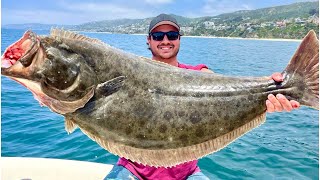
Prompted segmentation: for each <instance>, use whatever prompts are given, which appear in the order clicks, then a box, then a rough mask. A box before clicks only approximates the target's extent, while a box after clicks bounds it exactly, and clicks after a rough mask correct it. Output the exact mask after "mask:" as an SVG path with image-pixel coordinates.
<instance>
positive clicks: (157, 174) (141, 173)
mask: <svg viewBox="0 0 320 180" xmlns="http://www.w3.org/2000/svg"><path fill="white" fill-rule="evenodd" d="M178 67H179V68H183V69H192V70H201V69H202V68H207V69H208V67H207V66H206V65H204V64H199V65H197V66H190V65H186V64H180V63H179V64H178ZM197 163H198V160H194V161H190V162H186V163H183V164H179V165H177V166H175V167H171V168H164V167H161V168H155V167H151V166H144V165H142V164H139V163H136V162H132V161H130V160H127V159H125V158H120V159H119V161H118V163H117V165H119V166H123V167H125V168H126V169H128V170H129V171H130V172H131V173H132V174H134V175H135V176H136V177H137V178H139V179H154V180H156V179H165V180H174V179H179V180H181V179H186V178H187V177H188V176H190V175H192V174H194V173H197V172H200V168H199V167H198V166H197Z"/></svg>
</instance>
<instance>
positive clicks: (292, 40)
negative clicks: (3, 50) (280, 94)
mask: <svg viewBox="0 0 320 180" xmlns="http://www.w3.org/2000/svg"><path fill="white" fill-rule="evenodd" d="M74 32H85V33H102V34H122V33H111V32H94V31H74ZM127 35H135V36H142V35H143V36H147V34H139V33H138V34H127ZM183 37H187V38H212V39H230V40H256V41H287V42H301V41H302V39H280V38H242V37H217V36H183Z"/></svg>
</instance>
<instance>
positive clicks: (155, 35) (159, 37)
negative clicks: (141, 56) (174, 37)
mask: <svg viewBox="0 0 320 180" xmlns="http://www.w3.org/2000/svg"><path fill="white" fill-rule="evenodd" d="M164 35H165V33H164V32H154V33H152V34H151V36H152V39H153V40H155V41H162V40H163V38H164Z"/></svg>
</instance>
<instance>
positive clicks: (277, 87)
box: [3, 37, 317, 150]
mask: <svg viewBox="0 0 320 180" xmlns="http://www.w3.org/2000/svg"><path fill="white" fill-rule="evenodd" d="M41 45H42V46H41V47H42V48H43V51H44V52H46V53H45V56H44V59H45V60H43V61H41V62H38V64H36V65H34V66H35V67H36V68H34V69H33V71H34V77H32V78H30V77H29V79H35V80H36V81H39V82H40V83H41V85H42V88H43V91H44V92H45V93H46V94H48V95H50V96H51V97H54V98H55V99H63V100H65V101H73V100H76V99H81V98H82V97H83V96H84V95H85V94H86V93H88V92H89V90H90V89H92V88H95V93H94V95H93V97H92V98H91V99H90V101H89V102H87V103H86V104H85V106H84V107H82V108H79V109H78V110H76V111H75V112H70V113H66V114H64V116H66V118H67V119H69V120H72V121H73V122H74V123H75V124H77V125H78V126H79V127H80V128H81V129H83V130H85V131H86V132H89V133H90V134H92V135H94V136H96V137H98V138H100V139H102V140H105V141H112V142H115V143H119V144H124V145H127V146H130V147H135V148H141V149H153V150H163V149H175V148H180V147H186V146H190V145H195V144H199V143H202V142H205V141H208V140H211V139H215V138H217V137H219V136H221V135H223V134H226V133H228V132H231V131H233V130H234V129H236V128H239V127H240V126H242V125H245V124H247V123H248V122H250V121H252V120H253V119H254V118H256V117H258V116H260V115H262V114H263V113H265V111H266V106H265V101H266V99H267V96H268V95H269V94H274V95H276V94H278V93H280V94H283V95H285V96H286V97H287V98H288V99H289V100H290V99H294V100H296V101H299V102H302V103H303V102H306V101H304V100H303V95H304V94H306V91H308V88H307V87H306V85H305V84H303V83H300V82H302V81H304V80H303V76H302V75H300V74H299V73H298V74H295V75H294V77H291V76H290V74H289V75H288V74H287V71H284V72H283V74H284V75H285V79H284V81H283V82H281V83H275V82H274V81H273V80H270V79H269V78H267V77H262V78H253V77H226V76H222V75H218V74H210V73H203V72H196V71H190V70H185V69H179V68H176V67H173V66H170V65H167V64H164V63H160V62H157V61H152V60H149V59H146V58H142V57H138V56H135V55H132V54H128V53H124V52H123V51H120V50H117V49H114V48H112V47H109V46H106V45H103V44H99V43H93V42H90V41H85V40H73V39H64V38H58V40H57V39H54V38H50V37H45V38H42V39H41ZM312 53H313V54H312ZM316 53H317V51H316V50H314V51H312V52H311V54H309V56H310V57H313V56H315V55H316ZM48 59H49V60H51V61H48ZM58 69H59V70H61V71H59V73H58V71H57V70H58ZM5 73H6V70H5V71H4V72H3V74H5ZM290 73H291V72H290ZM5 75H6V74H5ZM10 76H13V77H14V76H15V75H12V73H11V74H10ZM78 76H79V77H81V80H80V83H78V84H77V87H76V88H75V89H74V90H73V91H72V92H70V93H69V94H65V93H62V92H59V90H62V89H66V88H68V87H70V86H72V84H73V83H72V81H75V79H76V78H77V77H78ZM64 80H67V82H66V83H62V82H61V81H64ZM100 85H101V86H100Z"/></svg>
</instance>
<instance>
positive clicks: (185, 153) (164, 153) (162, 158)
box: [79, 113, 266, 168]
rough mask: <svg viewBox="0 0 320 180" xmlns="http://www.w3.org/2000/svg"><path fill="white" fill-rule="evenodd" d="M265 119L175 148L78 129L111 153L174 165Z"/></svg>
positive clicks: (197, 156)
mask: <svg viewBox="0 0 320 180" xmlns="http://www.w3.org/2000/svg"><path fill="white" fill-rule="evenodd" d="M265 120H266V113H263V114H260V115H258V116H257V117H255V118H253V119H252V120H251V121H249V122H248V123H246V124H244V125H242V126H240V127H238V128H236V129H234V130H232V131H230V132H228V133H226V134H224V135H221V136H219V137H217V138H215V139H211V140H208V141H206V142H203V143H199V144H195V145H191V146H186V147H181V148H176V149H161V150H160V149H158V150H157V149H141V148H136V147H132V146H129V145H124V144H123V143H119V142H114V141H111V140H110V141H105V140H104V138H101V137H100V136H99V134H98V133H97V132H94V131H89V130H85V129H86V128H82V127H81V126H80V125H79V127H80V130H81V131H82V132H83V133H84V134H86V135H87V136H88V137H89V138H91V139H92V140H93V141H95V142H97V143H98V144H99V145H100V146H101V147H103V148H104V149H106V150H107V151H109V152H110V153H112V154H115V155H118V156H120V157H124V158H126V159H129V160H131V161H133V162H137V163H141V164H143V165H149V166H154V167H166V168H167V167H174V166H176V165H179V164H182V163H185V162H189V161H193V160H197V159H200V158H202V157H204V156H207V155H208V154H212V153H214V152H217V151H219V150H221V149H222V148H224V147H226V146H227V145H228V144H230V143H232V142H233V141H235V140H236V139H238V138H239V137H241V136H242V135H244V134H246V133H247V132H249V131H250V130H252V129H254V128H256V127H258V126H259V125H261V124H262V123H264V122H265Z"/></svg>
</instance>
